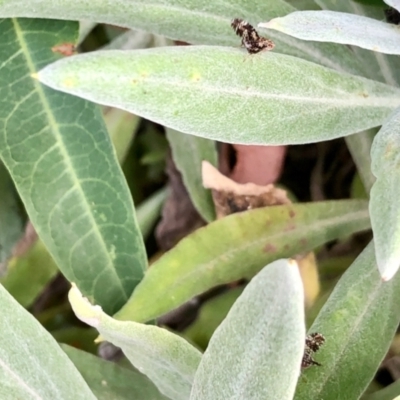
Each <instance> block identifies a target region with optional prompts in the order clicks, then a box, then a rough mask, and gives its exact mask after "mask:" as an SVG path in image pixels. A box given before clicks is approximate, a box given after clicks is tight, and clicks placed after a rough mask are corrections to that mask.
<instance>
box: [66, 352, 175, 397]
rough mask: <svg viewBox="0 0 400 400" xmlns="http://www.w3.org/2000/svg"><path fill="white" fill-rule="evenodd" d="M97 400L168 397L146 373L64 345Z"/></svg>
mask: <svg viewBox="0 0 400 400" xmlns="http://www.w3.org/2000/svg"><path fill="white" fill-rule="evenodd" d="M61 348H62V349H63V350H64V351H65V353H66V354H67V356H68V357H69V358H70V359H71V361H72V362H73V363H74V364H75V366H76V368H78V370H79V372H80V373H81V374H82V376H83V378H84V379H85V381H86V383H87V384H88V385H89V387H90V389H91V390H92V391H93V393H94V394H95V396H96V397H97V399H98V400H110V399H113V400H125V399H126V400H131V399H135V400H166V399H167V397H164V396H163V395H162V394H160V392H159V391H158V390H157V388H156V387H155V386H154V385H153V383H152V382H151V381H150V380H149V379H148V378H146V376H144V375H142V374H141V373H139V372H137V371H133V370H128V369H126V368H122V367H119V366H118V365H116V364H115V363H112V362H110V361H105V360H103V359H101V358H99V357H96V356H94V355H93V354H89V353H86V352H84V351H81V350H78V349H75V348H73V347H70V346H67V345H61Z"/></svg>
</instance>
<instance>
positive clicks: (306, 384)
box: [295, 243, 400, 400]
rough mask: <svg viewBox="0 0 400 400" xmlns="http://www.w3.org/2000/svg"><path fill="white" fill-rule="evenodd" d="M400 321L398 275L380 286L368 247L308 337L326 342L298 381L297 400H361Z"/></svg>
mask: <svg viewBox="0 0 400 400" xmlns="http://www.w3.org/2000/svg"><path fill="white" fill-rule="evenodd" d="M399 319H400V275H398V276H396V277H395V278H394V279H393V280H392V281H390V282H383V281H382V279H381V278H380V276H379V273H378V270H377V268H376V262H375V256H374V246H373V243H370V244H369V245H368V247H367V248H366V249H365V250H364V251H363V252H362V253H361V255H360V256H359V257H358V258H357V259H356V260H355V261H354V263H353V264H352V265H351V266H350V267H349V269H348V270H347V271H346V272H345V273H344V274H343V276H342V278H341V279H340V281H339V283H338V284H337V285H336V287H335V289H334V291H333V293H332V294H331V296H330V297H329V299H328V300H327V302H326V303H325V305H324V307H323V308H322V310H321V311H320V313H319V315H318V317H317V319H316V320H315V322H314V323H313V325H312V326H311V328H310V332H320V333H321V334H322V335H324V336H325V344H324V346H323V347H322V348H321V349H320V350H319V352H318V355H317V356H316V357H315V358H316V359H317V361H318V362H320V363H321V364H322V367H320V368H309V369H308V370H306V371H305V372H304V379H300V380H299V385H298V387H297V391H296V396H295V399H296V400H321V399H324V400H337V399H359V398H360V396H361V394H362V393H363V392H364V390H365V389H366V388H367V386H368V384H369V383H370V382H371V380H372V379H373V377H374V375H375V373H376V371H377V369H378V368H379V365H380V363H381V361H382V360H383V358H384V356H385V355H386V353H387V351H388V349H389V346H390V343H391V341H392V338H393V336H394V334H395V332H396V328H397V326H398V323H399Z"/></svg>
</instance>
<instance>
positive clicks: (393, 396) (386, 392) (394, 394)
mask: <svg viewBox="0 0 400 400" xmlns="http://www.w3.org/2000/svg"><path fill="white" fill-rule="evenodd" d="M399 397H400V380H397V381H395V382H394V383H392V384H391V385H389V386H386V387H385V388H384V389H381V390H378V391H376V392H374V393H372V394H370V395H367V396H364V397H363V398H362V400H398V399H399Z"/></svg>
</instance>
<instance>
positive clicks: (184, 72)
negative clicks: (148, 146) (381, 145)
mask: <svg viewBox="0 0 400 400" xmlns="http://www.w3.org/2000/svg"><path fill="white" fill-rule="evenodd" d="M38 79H39V80H40V81H41V82H43V83H45V84H46V85H48V86H50V87H52V88H54V89H57V90H61V91H64V92H67V93H70V94H74V95H77V96H80V97H83V98H85V99H88V100H91V101H95V102H98V103H101V104H106V105H111V106H115V107H119V108H122V109H126V110H128V111H131V112H133V113H136V114H138V115H141V116H143V117H145V118H148V119H150V120H153V121H156V122H158V123H161V124H163V125H166V126H168V127H171V128H174V129H177V130H180V131H181V132H184V133H190V134H193V135H196V136H201V137H205V138H209V139H215V140H222V141H224V142H234V143H244V144H291V143H309V142H314V141H321V140H328V139H333V138H335V137H339V136H346V135H349V134H351V133H356V132H359V131H360V130H363V129H367V128H371V127H374V126H377V125H380V124H381V123H382V122H383V120H384V119H385V118H386V117H387V116H388V115H389V114H390V112H391V111H392V110H393V109H394V108H395V107H396V106H398V105H400V89H397V88H393V87H390V86H387V85H384V84H382V83H379V82H374V81H371V80H367V79H364V78H361V77H356V76H351V75H348V74H344V73H340V72H336V71H333V70H331V69H327V68H324V67H321V66H319V65H317V64H313V63H310V62H308V61H304V60H301V59H299V58H293V57H290V56H285V55H282V54H277V53H271V52H270V53H267V54H258V55H257V56H256V57H251V58H250V57H249V56H248V55H246V54H244V53H243V52H242V51H239V50H235V49H229V48H225V47H207V46H190V47H168V48H159V49H148V50H137V51H133V52H119V51H111V50H110V51H104V52H96V53H90V54H84V55H80V56H75V57H73V58H72V57H70V58H68V59H64V60H61V61H59V62H57V63H54V64H52V65H50V66H48V67H46V68H45V69H43V70H41V71H40V72H39V73H38ZM205 115H207V118H204V116H205Z"/></svg>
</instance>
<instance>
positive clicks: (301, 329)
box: [190, 260, 305, 400]
mask: <svg viewBox="0 0 400 400" xmlns="http://www.w3.org/2000/svg"><path fill="white" fill-rule="evenodd" d="M288 293H290V295H288ZM304 340H305V323H304V294H303V284H302V281H301V278H300V274H299V269H298V266H297V264H296V262H294V261H288V260H278V261H275V262H273V263H272V264H270V265H267V266H266V267H265V268H264V269H263V270H262V271H261V272H260V273H258V274H257V275H256V276H255V277H254V278H253V279H252V280H251V282H250V283H249V285H247V287H246V288H245V290H244V292H243V293H242V295H241V296H240V297H239V299H238V300H237V301H236V302H235V304H234V305H233V307H232V308H231V310H230V311H229V313H228V315H227V317H226V318H225V320H224V321H223V322H222V324H221V325H220V326H219V327H218V328H217V330H216V331H215V332H214V335H213V336H212V338H211V340H210V343H209V345H208V347H207V350H206V351H205V353H204V355H203V357H202V359H201V362H200V365H199V368H198V370H197V372H196V376H195V380H194V383H193V389H192V393H191V395H190V400H204V399H246V400H260V399H265V400H273V399H279V400H292V398H293V394H294V391H295V388H296V383H297V380H298V377H299V374H300V365H301V359H302V356H303V353H304Z"/></svg>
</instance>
